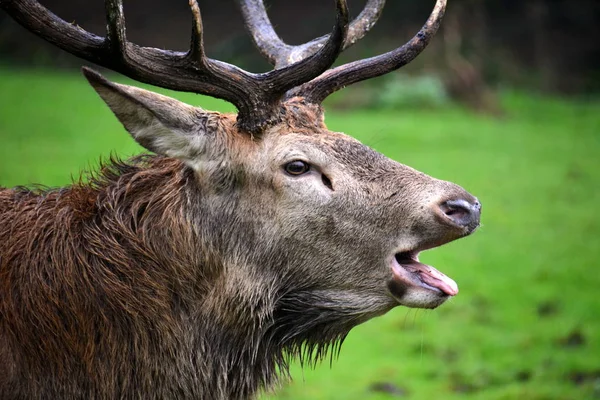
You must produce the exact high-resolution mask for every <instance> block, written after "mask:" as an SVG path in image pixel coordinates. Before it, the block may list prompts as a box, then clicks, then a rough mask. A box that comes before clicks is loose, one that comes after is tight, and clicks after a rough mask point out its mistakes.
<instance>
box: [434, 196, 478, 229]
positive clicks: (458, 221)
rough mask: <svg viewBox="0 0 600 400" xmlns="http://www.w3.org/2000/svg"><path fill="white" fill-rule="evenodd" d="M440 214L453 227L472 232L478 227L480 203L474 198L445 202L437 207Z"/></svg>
mask: <svg viewBox="0 0 600 400" xmlns="http://www.w3.org/2000/svg"><path fill="white" fill-rule="evenodd" d="M439 208H440V210H441V211H442V213H443V214H444V215H445V216H446V217H447V218H448V219H449V220H450V221H451V222H452V223H453V224H455V225H457V226H460V227H461V228H467V229H468V230H469V232H472V231H473V230H475V228H477V227H478V226H479V219H480V217H481V203H480V202H479V200H477V199H476V198H473V200H472V201H467V200H465V199H455V200H447V201H445V202H443V203H442V204H440V206H439Z"/></svg>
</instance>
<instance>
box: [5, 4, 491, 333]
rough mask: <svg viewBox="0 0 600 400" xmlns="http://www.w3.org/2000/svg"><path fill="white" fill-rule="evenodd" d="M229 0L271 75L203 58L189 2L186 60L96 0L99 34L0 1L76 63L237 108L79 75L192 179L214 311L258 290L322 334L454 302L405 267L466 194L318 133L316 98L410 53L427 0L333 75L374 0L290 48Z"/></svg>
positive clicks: (434, 275) (258, 16)
mask: <svg viewBox="0 0 600 400" xmlns="http://www.w3.org/2000/svg"><path fill="white" fill-rule="evenodd" d="M239 3H240V8H241V10H242V13H243V16H244V19H245V23H246V26H247V28H248V29H249V31H250V32H251V34H252V37H253V39H254V42H255V44H256V46H257V47H258V49H259V50H260V51H261V53H262V54H263V55H265V56H266V57H267V59H268V60H269V61H270V62H271V64H273V65H274V69H273V70H272V71H269V72H266V73H259V74H255V73H250V72H247V71H244V70H242V69H240V68H238V67H235V66H233V65H230V64H227V63H225V62H222V61H217V60H213V59H210V58H208V57H207V56H206V54H205V51H204V48H203V41H202V22H201V18H200V10H199V7H198V4H197V3H196V0H190V1H189V4H190V7H191V10H192V17H193V29H192V39H191V47H190V50H189V51H188V52H185V53H179V52H173V51H168V50H160V49H155V48H148V47H140V46H137V45H135V44H133V43H130V42H128V41H127V39H126V35H125V21H124V16H123V8H122V4H121V1H120V0H106V15H107V20H108V28H107V34H106V37H104V38H101V37H98V36H95V35H93V34H91V33H88V32H86V31H84V30H83V29H81V28H80V27H78V26H76V25H72V24H69V23H67V22H65V21H63V20H61V19H60V18H58V17H56V16H55V15H53V14H52V13H50V12H49V11H48V10H46V9H45V8H44V7H42V6H41V5H39V4H38V3H37V2H36V1H33V0H0V5H1V7H2V8H3V9H4V10H6V11H7V12H8V13H9V14H10V15H12V16H13V18H15V19H16V20H17V21H18V22H20V23H21V24H22V25H24V26H25V27H27V28H28V29H29V30H31V31H33V32H35V33H36V34H38V35H39V36H41V37H43V38H44V39H46V40H48V41H50V42H52V43H54V44H55V45H57V46H58V47H60V48H62V49H64V50H66V51H69V52H71V53H73V54H75V55H76V56H79V57H81V58H83V59H86V60H89V61H92V62H94V63H96V64H99V65H102V66H105V67H107V68H110V69H112V70H114V71H118V72H121V73H123V74H125V75H127V76H129V77H131V78H133V79H136V80H138V81H141V82H146V83H150V84H154V85H157V86H161V87H164V88H169V89H175V90H179V91H188V92H195V93H200V94H205V95H209V96H213V97H217V98H221V99H225V100H227V101H229V102H231V103H233V104H234V105H235V106H236V107H237V108H238V110H239V112H238V114H237V115H228V114H220V113H215V112H208V111H205V110H202V109H200V108H197V107H192V106H189V105H186V104H183V103H181V102H179V101H177V100H175V99H172V98H168V97H165V96H162V95H159V94H156V93H153V92H150V91H147V90H142V89H138V88H135V87H131V86H126V85H121V84H117V83H112V82H109V81H108V80H106V79H104V78H103V77H102V76H101V75H99V74H98V73H96V72H94V71H92V70H90V69H87V68H84V70H83V71H84V75H85V76H86V78H87V79H88V80H89V82H90V83H91V85H92V86H93V87H94V89H95V90H96V91H97V92H98V94H99V95H100V97H101V98H102V99H103V100H104V101H105V102H106V103H107V104H108V106H109V107H110V109H111V110H112V111H113V113H114V114H115V115H116V116H117V118H118V119H119V120H120V121H121V122H122V124H123V125H124V127H125V128H126V129H127V131H129V133H130V134H131V135H132V136H133V138H134V139H135V140H136V141H137V142H139V143H140V144H141V145H142V146H144V147H145V148H146V149H148V150H150V151H152V152H154V153H157V154H159V155H162V156H165V157H170V158H175V159H178V160H180V161H181V162H182V168H187V169H189V170H191V171H193V180H194V183H193V185H194V187H197V188H198V190H197V192H196V193H197V197H196V198H195V199H194V200H193V201H192V203H193V204H190V205H189V212H190V215H189V218H187V219H188V220H189V223H190V224H191V225H193V227H194V229H195V230H196V232H197V233H198V237H200V238H201V240H202V245H201V248H202V249H204V251H207V252H209V251H211V252H216V253H218V254H219V258H220V260H219V263H218V264H219V266H220V268H221V270H220V271H219V272H218V273H217V274H216V275H215V276H218V277H219V278H215V279H223V280H224V281H223V282H225V283H223V284H222V287H221V292H220V296H221V298H223V299H228V300H226V301H225V302H226V303H227V304H228V305H227V309H228V310H239V313H240V315H242V314H244V313H246V311H247V310H256V309H257V308H258V307H259V306H258V304H257V301H256V299H258V298H259V297H260V296H259V294H260V293H269V294H270V297H269V301H270V302H271V305H270V306H269V307H270V310H271V311H270V312H271V313H273V312H275V311H274V310H277V309H280V310H282V309H284V308H285V307H284V306H281V304H287V307H288V310H289V309H291V308H294V307H296V308H297V311H298V312H297V318H300V319H302V318H303V317H302V315H303V313H305V314H306V316H305V317H304V318H305V319H306V325H307V324H311V323H312V324H313V326H315V327H316V326H319V329H321V330H320V332H317V333H315V332H313V333H310V334H308V335H311V334H314V335H319V334H320V335H329V336H330V337H331V338H335V337H337V336H340V335H343V334H344V332H347V329H349V328H350V327H351V326H353V325H356V324H357V323H359V322H361V321H364V320H366V319H368V318H370V317H372V316H375V315H379V314H382V313H384V312H386V311H388V310H389V309H391V308H393V307H395V306H397V305H404V306H408V307H421V308H434V307H437V306H439V305H440V304H442V303H443V302H444V301H445V300H446V299H448V298H449V297H451V296H454V295H456V294H457V293H458V288H457V285H456V283H455V282H454V281H453V280H452V279H450V278H448V277H447V276H445V275H444V274H442V273H441V272H439V271H438V270H436V269H434V268H433V267H431V266H428V265H425V264H422V263H420V262H419V253H420V252H421V251H423V250H426V249H430V248H433V247H436V246H440V245H442V244H445V243H447V242H450V241H452V240H455V239H458V238H461V237H463V236H466V235H469V234H470V233H472V232H473V231H474V230H475V229H476V228H477V226H478V225H479V218H480V208H481V206H480V204H479V202H478V201H477V199H476V198H475V197H473V196H472V195H470V194H469V193H467V192H466V191H465V190H464V189H462V188H461V187H459V186H457V185H455V184H453V183H450V182H445V181H440V180H437V179H434V178H432V177H429V176H427V175H425V174H423V173H421V172H418V171H416V170H414V169H412V168H410V167H408V166H405V165H402V164H400V163H398V162H395V161H393V160H390V159H388V158H386V157H385V156H383V155H381V154H379V153H377V152H375V151H373V150H372V149H370V148H369V147H367V146H365V145H363V144H361V143H360V142H358V141H357V140H355V139H353V138H351V137H349V136H347V135H345V134H343V133H339V132H332V131H329V130H328V129H327V128H326V126H325V123H324V116H323V110H322V108H321V105H320V104H321V102H322V101H323V100H324V99H325V98H326V97H327V96H328V95H330V94H331V93H333V92H335V91H337V90H339V89H341V88H343V87H345V86H347V85H350V84H353V83H356V82H359V81H362V80H365V79H369V78H373V77H376V76H380V75H383V74H386V73H388V72H391V71H393V70H396V69H398V68H400V67H401V66H403V65H405V64H407V63H408V62H410V61H411V60H412V59H414V58H415V57H416V56H417V55H418V54H419V53H420V52H421V51H422V50H423V49H424V48H425V46H426V45H427V44H428V42H429V41H430V39H431V37H432V36H433V35H434V34H435V32H436V31H437V29H438V26H439V24H440V20H441V18H442V16H443V13H444V9H445V5H446V1H445V0H438V1H437V3H436V5H435V8H434V10H433V12H432V13H431V15H430V17H429V19H428V20H427V22H426V23H425V25H424V26H423V27H422V28H421V30H420V31H419V32H418V33H417V34H416V35H415V36H414V37H413V38H412V39H411V40H410V41H409V42H408V43H406V44H405V45H403V46H401V47H399V48H397V49H395V50H392V51H390V52H388V53H385V54H383V55H379V56H376V57H373V58H369V59H365V60H360V61H356V62H352V63H349V64H345V65H341V66H338V67H335V68H332V69H329V68H330V67H331V65H332V64H333V62H334V61H335V59H336V57H337V56H338V55H339V54H340V52H342V51H343V50H344V49H345V48H347V47H348V46H350V45H352V44H354V43H355V42H356V41H358V40H359V39H361V38H362V37H363V36H364V34H365V33H366V32H367V31H368V30H369V29H370V28H371V27H372V26H373V24H374V23H375V21H376V20H377V18H378V17H379V15H380V13H381V10H382V8H383V5H384V0H369V1H368V2H367V4H366V6H365V8H364V10H363V11H362V12H361V13H360V15H359V16H358V17H357V18H356V19H355V20H354V21H352V22H351V23H349V21H348V10H347V6H346V1H345V0H336V1H335V5H336V11H337V18H336V22H335V26H334V28H333V31H332V32H331V34H329V35H327V36H323V37H320V38H318V39H315V40H313V41H311V42H309V43H306V44H304V45H300V46H290V45H287V44H285V43H283V42H282V41H281V39H280V38H279V37H278V36H277V34H276V33H275V32H274V30H273V28H272V26H271V23H270V22H269V19H268V17H267V15H266V11H265V8H264V6H263V4H262V1H260V0H239ZM282 288H284V289H282ZM263 300H264V299H263ZM294 301H295V303H294ZM253 302H254V303H253ZM282 302H283V303H282ZM292 303H293V305H292ZM277 304H279V306H278V305H277ZM213 306H214V307H225V306H223V304H219V305H217V304H215V305H213ZM263 306H264V305H263ZM244 310H246V311H244ZM307 310H316V311H315V312H314V313H311V312H309V311H307ZM248 312H249V313H250V315H251V316H252V312H253V311H248ZM257 312H258V311H257ZM323 315H327V316H328V317H327V318H330V319H329V320H327V321H325V319H326V318H325V319H324V317H322V316H323ZM309 316H310V318H309ZM240 318H242V317H240ZM308 319H310V321H312V322H309V321H308ZM323 321H325V322H329V323H330V324H329V325H327V326H325V325H324V324H321V322H323ZM331 321H337V322H339V326H337V327H332V326H331ZM328 330H329V331H328ZM282 335H283V336H285V335H288V336H289V335H290V334H289V333H286V334H282ZM304 335H305V336H304V337H303V339H306V335H307V333H306V332H304Z"/></svg>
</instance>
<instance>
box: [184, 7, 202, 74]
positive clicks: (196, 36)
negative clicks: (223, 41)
mask: <svg viewBox="0 0 600 400" xmlns="http://www.w3.org/2000/svg"><path fill="white" fill-rule="evenodd" d="M189 5H190V9H191V10H192V18H193V24H192V40H191V43H190V51H189V52H188V55H189V57H190V58H191V59H192V60H195V61H197V62H199V63H201V64H206V62H205V61H206V60H205V58H206V56H205V55H204V39H203V33H204V29H203V27H202V15H201V14H200V6H198V2H197V1H196V0H189Z"/></svg>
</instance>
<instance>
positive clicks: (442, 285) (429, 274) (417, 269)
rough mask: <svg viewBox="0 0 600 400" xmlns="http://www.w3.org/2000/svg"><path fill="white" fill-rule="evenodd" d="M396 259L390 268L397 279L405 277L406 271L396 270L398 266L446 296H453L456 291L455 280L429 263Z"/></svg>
mask: <svg viewBox="0 0 600 400" xmlns="http://www.w3.org/2000/svg"><path fill="white" fill-rule="evenodd" d="M397 261H398V263H397V264H396V265H394V268H392V270H393V273H394V276H395V277H396V278H397V279H400V280H405V279H406V277H405V275H406V272H404V271H399V270H397V269H398V268H402V269H404V270H405V271H408V272H411V273H412V274H413V275H415V276H416V277H417V278H418V279H419V280H420V281H421V282H423V283H425V284H426V285H429V286H431V287H434V288H436V289H439V290H440V291H442V292H443V293H445V294H447V295H448V296H455V295H456V294H457V293H458V285H457V284H456V282H454V280H452V279H451V278H449V277H448V276H446V275H444V274H443V273H441V272H440V271H438V270H437V269H435V268H433V267H432V266H431V265H427V264H423V263H421V262H419V261H416V260H413V259H402V260H397Z"/></svg>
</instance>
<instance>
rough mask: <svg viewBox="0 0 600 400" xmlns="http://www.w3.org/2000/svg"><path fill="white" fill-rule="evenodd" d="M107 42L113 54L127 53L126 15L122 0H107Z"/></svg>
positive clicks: (105, 3) (123, 54)
mask: <svg viewBox="0 0 600 400" xmlns="http://www.w3.org/2000/svg"><path fill="white" fill-rule="evenodd" d="M104 8H105V10H106V39H105V41H106V43H107V44H108V47H109V48H110V49H111V51H112V53H113V54H119V55H122V56H123V57H124V56H125V54H126V53H127V38H126V36H125V15H124V14H123V3H122V1H120V0H106V1H105V2H104Z"/></svg>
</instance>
